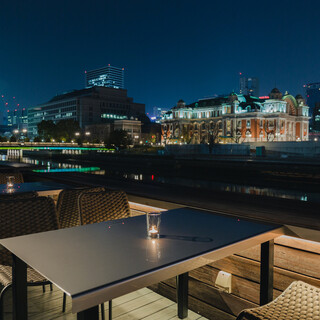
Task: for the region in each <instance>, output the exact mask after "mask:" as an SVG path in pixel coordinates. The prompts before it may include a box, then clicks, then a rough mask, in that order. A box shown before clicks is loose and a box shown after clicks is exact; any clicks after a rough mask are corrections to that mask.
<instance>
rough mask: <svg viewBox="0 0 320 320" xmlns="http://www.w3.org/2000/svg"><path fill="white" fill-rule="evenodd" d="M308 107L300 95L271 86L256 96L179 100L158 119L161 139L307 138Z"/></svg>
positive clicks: (303, 139) (199, 140)
mask: <svg viewBox="0 0 320 320" xmlns="http://www.w3.org/2000/svg"><path fill="white" fill-rule="evenodd" d="M308 110H309V107H308V106H307V105H306V103H305V100H304V99H303V97H302V96H301V95H297V96H296V97H293V96H292V95H290V94H289V93H288V92H286V93H285V94H284V95H282V93H281V92H280V90H279V89H277V88H274V89H272V90H271V92H270V95H269V97H264V98H263V99H262V98H256V97H252V96H248V95H241V94H236V93H234V92H232V93H231V94H230V95H228V96H225V97H214V98H206V99H200V100H198V101H197V102H194V103H192V104H190V105H186V104H185V102H184V101H183V100H179V101H178V103H177V106H176V107H173V108H172V109H171V111H170V112H167V113H166V114H165V115H164V117H163V118H162V120H161V126H162V132H163V137H162V141H163V142H164V143H191V144H198V143H209V142H210V141H211V142H212V141H214V142H216V143H241V142H259V141H261V142H263V141H306V140H308V139H309V118H310V117H309V116H308Z"/></svg>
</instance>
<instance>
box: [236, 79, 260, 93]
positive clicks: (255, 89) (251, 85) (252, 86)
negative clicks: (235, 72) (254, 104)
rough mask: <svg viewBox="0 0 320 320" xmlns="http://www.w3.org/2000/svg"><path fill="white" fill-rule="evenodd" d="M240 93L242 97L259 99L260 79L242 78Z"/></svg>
mask: <svg viewBox="0 0 320 320" xmlns="http://www.w3.org/2000/svg"><path fill="white" fill-rule="evenodd" d="M239 87H240V90H239V93H240V94H242V95H248V96H253V97H259V92H260V90H259V79H258V78H255V77H253V78H248V77H241V78H240V81H239Z"/></svg>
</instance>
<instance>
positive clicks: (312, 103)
mask: <svg viewBox="0 0 320 320" xmlns="http://www.w3.org/2000/svg"><path fill="white" fill-rule="evenodd" d="M304 88H305V90H306V97H307V105H308V106H309V108H310V109H309V115H310V116H311V129H312V119H313V118H314V117H313V113H314V109H315V107H316V105H319V104H320V82H315V83H308V84H306V85H304Z"/></svg>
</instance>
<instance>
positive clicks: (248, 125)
mask: <svg viewBox="0 0 320 320" xmlns="http://www.w3.org/2000/svg"><path fill="white" fill-rule="evenodd" d="M250 127H251V121H250V120H247V128H250Z"/></svg>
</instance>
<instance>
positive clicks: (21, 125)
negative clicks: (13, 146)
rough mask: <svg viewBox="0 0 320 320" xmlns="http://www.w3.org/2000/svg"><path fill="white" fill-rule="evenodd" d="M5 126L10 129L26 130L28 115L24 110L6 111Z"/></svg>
mask: <svg viewBox="0 0 320 320" xmlns="http://www.w3.org/2000/svg"><path fill="white" fill-rule="evenodd" d="M7 125H8V127H9V129H10V130H12V129H19V130H22V129H27V127H28V113H27V110H26V108H21V109H20V108H19V109H13V110H7Z"/></svg>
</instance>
